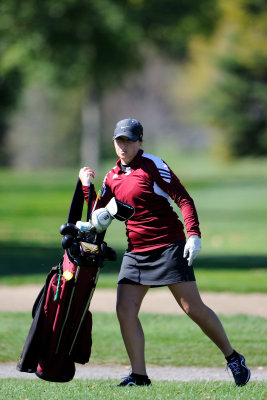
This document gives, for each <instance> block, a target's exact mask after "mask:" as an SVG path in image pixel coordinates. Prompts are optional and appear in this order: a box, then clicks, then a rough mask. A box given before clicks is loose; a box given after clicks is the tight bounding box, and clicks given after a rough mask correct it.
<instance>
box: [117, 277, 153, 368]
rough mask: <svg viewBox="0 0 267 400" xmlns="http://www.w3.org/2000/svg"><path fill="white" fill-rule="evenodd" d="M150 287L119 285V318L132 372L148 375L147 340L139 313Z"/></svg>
mask: <svg viewBox="0 0 267 400" xmlns="http://www.w3.org/2000/svg"><path fill="white" fill-rule="evenodd" d="M148 289H149V286H139V285H127V284H122V285H118V289H117V316H118V319H119V322H120V328H121V333H122V338H123V341H124V344H125V347H126V350H127V353H128V356H129V359H130V363H131V367H132V372H134V373H135V374H140V375H146V365H145V338H144V332H143V329H142V325H141V323H140V320H139V318H138V313H139V310H140V307H141V304H142V301H143V298H144V296H145V294H146V293H147V291H148Z"/></svg>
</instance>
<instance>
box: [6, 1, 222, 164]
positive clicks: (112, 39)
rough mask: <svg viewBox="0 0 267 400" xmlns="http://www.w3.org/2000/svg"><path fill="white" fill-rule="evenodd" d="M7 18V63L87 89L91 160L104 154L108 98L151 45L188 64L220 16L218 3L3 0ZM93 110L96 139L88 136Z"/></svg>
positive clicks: (85, 115)
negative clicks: (195, 43) (190, 49)
mask: <svg viewBox="0 0 267 400" xmlns="http://www.w3.org/2000/svg"><path fill="white" fill-rule="evenodd" d="M0 14H1V15H2V16H3V15H4V17H2V20H4V21H8V24H7V23H6V22H5V24H4V28H2V32H3V33H4V38H5V40H6V49H7V55H6V58H8V54H10V53H12V52H13V59H15V64H17V63H18V64H20V66H21V69H22V70H23V73H24V75H27V76H30V75H35V74H36V71H44V73H45V74H46V75H49V76H51V77H53V79H54V81H55V82H56V84H57V85H62V86H66V85H68V86H69V85H80V86H83V87H84V90H83V94H84V95H83V98H84V102H83V112H82V115H83V118H82V120H83V122H84V131H85V134H84V135H83V137H84V138H87V139H89V148H91V150H92V151H91V159H92V158H93V157H94V156H95V155H97V147H98V146H97V143H98V142H99V135H100V133H101V111H100V110H101V109H100V107H99V104H100V99H101V97H102V95H103V93H104V92H105V91H106V90H108V89H110V88H112V87H114V85H117V84H118V82H120V81H121V79H123V78H124V77H125V76H126V74H127V73H129V72H130V71H133V70H135V69H136V68H138V67H140V65H141V63H142V59H143V57H144V56H145V50H146V46H148V45H151V44H152V45H154V46H157V47H158V48H160V49H162V50H163V49H164V51H165V53H166V54H168V56H175V57H181V58H184V57H185V55H186V43H187V41H188V38H189V37H190V35H192V34H195V33H196V32H199V33H200V34H208V33H210V32H211V30H212V28H213V26H214V24H215V22H216V20H217V17H218V13H217V8H216V2H215V1H214V0H202V1H199V0H193V1H192V2H188V1H186V0H180V1H177V0H167V1H166V2H162V1H160V0H151V1H144V0H143V1H142V0H140V1H134V0H127V1H126V0H64V1H63V0H46V1H41V0H28V1H27V2H23V3H21V2H19V1H18V0H2V3H1V5H0ZM0 22H1V21H0ZM0 25H1V24H0ZM9 59H10V57H9ZM10 64H12V57H11V62H10ZM92 109H95V110H96V111H95V112H94V117H95V123H94V135H92V133H91V134H90V132H89V131H88V129H89V128H88V111H89V112H91V110H92ZM92 117H93V116H91V117H90V120H89V122H90V123H91V121H92ZM92 164H93V163H92Z"/></svg>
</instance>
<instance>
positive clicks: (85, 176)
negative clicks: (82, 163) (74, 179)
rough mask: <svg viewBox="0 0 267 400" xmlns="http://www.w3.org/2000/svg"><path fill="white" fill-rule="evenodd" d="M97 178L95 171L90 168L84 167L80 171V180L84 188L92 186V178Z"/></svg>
mask: <svg viewBox="0 0 267 400" xmlns="http://www.w3.org/2000/svg"><path fill="white" fill-rule="evenodd" d="M94 177H95V171H93V170H92V169H91V168H89V167H83V168H81V169H80V172H79V178H80V180H81V182H82V185H83V186H90V183H91V178H94Z"/></svg>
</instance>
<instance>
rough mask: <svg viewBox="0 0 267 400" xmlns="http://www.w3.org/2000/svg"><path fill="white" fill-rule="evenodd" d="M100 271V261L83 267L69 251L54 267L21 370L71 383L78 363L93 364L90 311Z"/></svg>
mask: <svg viewBox="0 0 267 400" xmlns="http://www.w3.org/2000/svg"><path fill="white" fill-rule="evenodd" d="M86 264H87V265H86ZM100 264H101V265H102V260H101V262H100ZM99 270H100V266H99V265H98V263H96V259H94V262H92V260H90V259H89V260H87V262H84V265H83V266H82V267H80V266H79V265H75V264H74V263H73V262H72V261H71V260H70V259H69V256H68V254H67V251H66V252H65V254H64V257H63V260H62V261H61V262H60V263H59V264H58V266H57V267H54V268H52V270H51V271H50V273H49V274H48V277H47V281H46V284H45V285H44V287H43V288H42V290H41V292H40V293H39V295H38V297H37V299H36V301H35V303H34V306H33V322H32V326H31V328H30V331H29V334H28V337H27V339H26V342H25V345H24V348H23V351H22V354H21V358H20V360H19V363H18V365H17V369H18V370H19V371H21V372H35V374H36V375H37V376H38V377H39V378H41V379H44V380H48V381H52V382H68V381H70V380H71V379H73V377H74V374H75V363H76V362H77V363H80V364H85V363H87V362H88V361H89V359H90V355H91V346H92V336H91V331H92V314H91V312H90V311H89V309H88V308H89V305H90V302H91V298H92V296H93V293H94V290H95V286H96V283H97V279H98V274H99Z"/></svg>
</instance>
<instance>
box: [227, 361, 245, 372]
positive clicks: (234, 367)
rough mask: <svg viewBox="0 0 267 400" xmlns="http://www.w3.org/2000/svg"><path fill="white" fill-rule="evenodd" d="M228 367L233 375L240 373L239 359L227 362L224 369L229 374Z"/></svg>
mask: <svg viewBox="0 0 267 400" xmlns="http://www.w3.org/2000/svg"><path fill="white" fill-rule="evenodd" d="M228 368H230V370H231V371H232V373H233V374H235V375H238V374H240V372H241V368H240V364H239V360H236V361H233V362H231V363H228V364H227V366H226V370H227V372H228V375H229V371H228Z"/></svg>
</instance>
